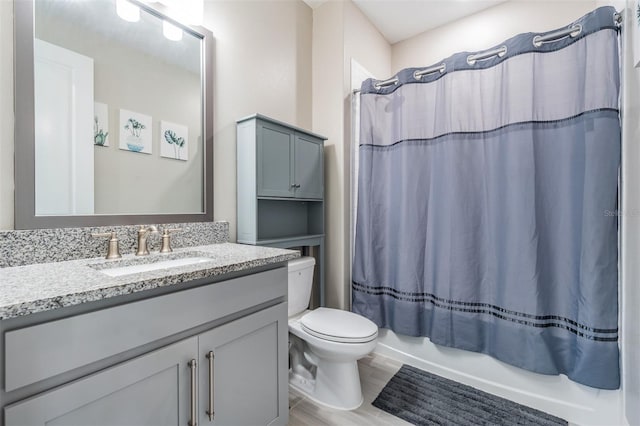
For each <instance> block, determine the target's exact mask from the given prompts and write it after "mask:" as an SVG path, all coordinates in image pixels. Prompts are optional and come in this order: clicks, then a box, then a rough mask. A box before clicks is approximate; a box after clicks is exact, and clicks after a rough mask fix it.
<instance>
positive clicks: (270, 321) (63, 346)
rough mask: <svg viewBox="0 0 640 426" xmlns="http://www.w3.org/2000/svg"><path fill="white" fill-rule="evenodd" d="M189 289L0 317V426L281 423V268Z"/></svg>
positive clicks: (284, 362)
mask: <svg viewBox="0 0 640 426" xmlns="http://www.w3.org/2000/svg"><path fill="white" fill-rule="evenodd" d="M193 285H194V287H193V288H191V289H185V290H182V291H175V290H173V292H168V293H167V294H161V295H157V296H154V297H150V298H146V299H143V300H138V301H134V302H130V303H124V304H122V303H121V302H120V304H118V305H115V306H112V307H106V308H101V309H97V310H93V311H91V310H89V311H88V312H81V313H78V314H75V315H69V312H68V311H67V312H62V313H61V314H60V315H61V316H62V317H61V318H55V319H51V320H47V321H44V322H43V321H41V319H39V318H38V316H37V314H36V315H33V319H32V318H29V317H30V316H27V317H21V318H16V319H12V320H6V321H0V330H1V331H2V334H3V336H4V339H3V343H1V344H0V349H1V351H0V352H1V353H2V354H3V362H2V367H3V368H2V372H3V373H4V374H3V375H2V376H1V377H3V378H4V380H3V386H2V390H1V391H0V403H1V405H2V406H3V407H4V417H3V419H2V421H0V424H4V425H6V426H18V425H19V426H23V425H30V426H31V425H33V426H40V425H42V426H44V425H45V424H46V425H58V426H62V425H83V426H84V425H104V426H107V425H141V426H145V425H149V426H159V425H172V426H178V425H180V426H182V425H184V426H186V425H191V426H194V425H196V424H197V425H202V426H204V425H212V426H213V425H284V424H286V423H287V420H288V393H287V390H288V387H287V385H288V383H287V379H288V350H287V340H288V335H287V333H288V324H287V304H286V291H287V272H286V268H283V267H278V268H276V269H271V270H267V271H264V272H259V273H255V274H252V275H247V276H242V277H238V278H233V279H227V280H224V278H222V281H216V282H212V283H211V284H205V285H202V284H201V283H194V284H193ZM167 291H168V290H167ZM87 305H91V304H90V303H89V304H87ZM74 308H76V307H74ZM83 309H85V310H86V309H87V308H86V306H85V307H83ZM160 312H161V313H162V314H161V315H159V314H158V313H160Z"/></svg>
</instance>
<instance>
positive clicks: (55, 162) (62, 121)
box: [34, 39, 94, 215]
mask: <svg viewBox="0 0 640 426" xmlns="http://www.w3.org/2000/svg"><path fill="white" fill-rule="evenodd" d="M34 56H35V67H34V82H35V87H34V89H35V140H36V144H35V164H36V167H35V169H36V176H35V187H36V188H35V189H36V214H37V215H70V214H71V215H86V214H93V212H94V185H93V180H94V170H93V169H94V164H93V162H94V160H93V127H92V124H93V59H92V58H89V57H87V56H84V55H80V54H78V53H76V52H73V51H71V50H68V49H64V48H62V47H59V46H56V45H54V44H51V43H47V42H45V41H42V40H39V39H35V40H34Z"/></svg>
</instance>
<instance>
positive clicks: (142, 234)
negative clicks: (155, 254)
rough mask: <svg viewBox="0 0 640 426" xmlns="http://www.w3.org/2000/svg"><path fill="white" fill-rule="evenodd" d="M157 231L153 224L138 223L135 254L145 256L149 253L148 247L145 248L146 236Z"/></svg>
mask: <svg viewBox="0 0 640 426" xmlns="http://www.w3.org/2000/svg"><path fill="white" fill-rule="evenodd" d="M157 233H158V228H156V227H155V226H153V225H149V226H144V225H140V229H138V251H137V252H136V256H146V255H148V254H149V249H148V248H147V237H148V236H149V234H157Z"/></svg>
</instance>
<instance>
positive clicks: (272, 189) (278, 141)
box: [256, 121, 295, 197]
mask: <svg viewBox="0 0 640 426" xmlns="http://www.w3.org/2000/svg"><path fill="white" fill-rule="evenodd" d="M293 135H294V134H293V131H291V130H290V129H287V128H286V127H283V126H278V125H277V124H273V123H268V122H262V121H259V122H258V125H257V135H256V137H257V144H258V147H257V149H258V161H257V163H258V165H257V167H258V176H257V178H258V179H257V180H258V182H257V185H258V188H257V189H258V191H257V192H258V197H293V196H294V189H295V188H294V186H293V175H292V170H293V167H292V165H293V155H294V154H293V149H294V147H293Z"/></svg>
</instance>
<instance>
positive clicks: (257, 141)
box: [238, 116, 324, 199]
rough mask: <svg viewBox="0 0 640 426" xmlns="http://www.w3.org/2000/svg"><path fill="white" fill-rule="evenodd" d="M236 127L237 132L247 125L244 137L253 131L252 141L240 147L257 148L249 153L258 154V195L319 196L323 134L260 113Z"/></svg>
mask: <svg viewBox="0 0 640 426" xmlns="http://www.w3.org/2000/svg"><path fill="white" fill-rule="evenodd" d="M238 127H239V129H238V134H240V132H241V131H240V128H241V127H246V129H243V130H244V131H242V133H243V136H244V135H245V134H247V135H248V136H249V134H250V133H253V132H251V130H254V131H255V136H253V138H252V139H253V140H247V141H244V140H243V148H246V149H250V150H251V151H256V153H255V154H253V153H252V154H253V155H257V158H256V161H257V175H256V185H257V188H256V189H257V196H258V197H283V198H303V199H322V197H323V192H324V188H323V186H324V185H323V176H322V170H323V158H322V154H323V142H324V139H322V137H320V136H317V135H313V134H309V133H303V132H301V131H298V130H296V129H294V128H291V127H286V126H284V125H281V124H278V123H275V122H273V121H270V120H268V119H266V117H260V116H256V117H255V118H253V119H250V120H248V121H245V122H242V123H238ZM252 127H253V129H252ZM249 137H251V136H249ZM238 152H239V153H240V151H238Z"/></svg>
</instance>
